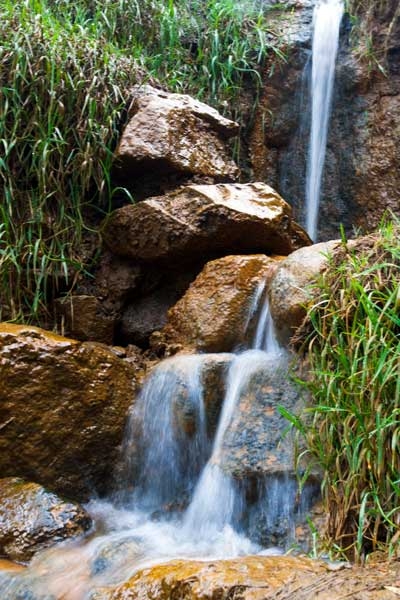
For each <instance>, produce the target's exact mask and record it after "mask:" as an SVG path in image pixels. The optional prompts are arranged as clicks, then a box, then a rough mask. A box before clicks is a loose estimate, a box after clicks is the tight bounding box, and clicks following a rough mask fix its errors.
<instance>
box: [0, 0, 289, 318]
mask: <svg viewBox="0 0 400 600" xmlns="http://www.w3.org/2000/svg"><path fill="white" fill-rule="evenodd" d="M268 36H269V38H268ZM271 36H272V34H271V32H269V30H268V23H267V18H266V16H264V14H263V13H262V12H261V11H260V10H259V9H257V8H256V4H255V3H250V4H249V3H247V2H246V3H236V2H234V0H208V1H207V2H204V1H201V0H196V1H193V0H192V1H191V2H184V1H183V0H181V1H179V0H175V1H174V0H169V1H167V2H164V1H163V0H141V1H140V2H137V1H135V0H129V1H128V0H101V1H100V0H53V1H51V0H14V1H13V2H12V1H11V0H4V1H3V2H2V3H1V6H0V40H1V42H0V82H1V96H0V145H1V152H0V156H1V158H0V211H1V216H0V290H1V292H0V319H3V320H4V319H11V320H16V321H24V320H27V321H34V322H36V323H42V324H46V323H47V325H48V326H49V324H50V325H51V314H49V313H48V312H47V311H48V309H47V308H46V307H48V306H49V301H50V300H51V298H52V297H54V295H56V294H59V293H60V292H61V291H64V292H67V291H68V290H70V289H71V288H72V287H73V285H74V283H75V282H76V280H77V278H79V276H80V274H82V273H83V272H85V270H87V269H88V268H90V262H91V261H92V260H93V259H94V258H95V249H96V230H97V224H98V222H99V221H100V219H101V217H102V216H104V215H105V214H106V213H107V211H108V210H109V205H110V199H111V198H112V195H113V193H114V190H113V188H112V182H111V176H110V173H111V164H112V154H113V149H114V147H115V144H116V142H117V140H118V135H119V133H120V128H121V125H122V123H123V120H124V118H125V111H126V106H127V103H128V101H129V88H130V87H131V86H132V84H134V83H135V82H137V81H143V80H145V79H147V78H151V77H155V78H157V79H158V80H159V81H160V82H161V83H162V84H163V85H164V86H165V87H168V88H170V89H171V90H173V91H180V92H190V93H192V94H194V95H196V96H198V97H200V98H201V99H203V100H205V101H208V102H210V103H212V104H214V105H215V106H217V107H218V108H223V109H224V110H225V112H228V113H230V114H232V115H233V116H235V117H236V116H238V115H237V111H238V104H239V103H238V102H237V98H238V94H239V90H240V87H241V85H242V83H243V79H244V77H248V78H250V79H252V80H253V81H255V82H257V81H259V75H258V71H257V68H258V66H259V65H261V64H262V62H263V60H264V58H265V56H266V54H267V52H268V51H269V50H270V49H271V48H273V50H274V52H275V53H276V54H277V55H278V56H281V54H280V51H279V49H278V45H275V44H271V43H267V38H268V39H273V38H272V37H271ZM83 238H84V239H85V249H83V248H84V246H83V245H82V241H83ZM89 242H90V243H89Z"/></svg>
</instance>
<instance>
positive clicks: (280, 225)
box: [103, 183, 310, 263]
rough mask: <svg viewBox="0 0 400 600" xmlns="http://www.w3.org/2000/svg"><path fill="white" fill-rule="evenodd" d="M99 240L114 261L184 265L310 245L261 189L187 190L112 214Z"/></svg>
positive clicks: (285, 210) (286, 211) (285, 209)
mask: <svg viewBox="0 0 400 600" xmlns="http://www.w3.org/2000/svg"><path fill="white" fill-rule="evenodd" d="M103 239H104V241H105V243H106V244H107V246H108V247H109V249H110V250H111V251H112V252H113V253H114V254H117V255H119V256H125V257H130V258H133V259H135V260H139V261H144V262H156V261H157V262H161V261H164V262H168V263H170V262H171V261H179V262H181V263H184V262H189V261H191V260H193V259H195V258H203V257H207V256H208V257H215V256H218V255H220V256H221V255H227V254H232V253H240V252H246V251H248V252H250V251H251V252H253V253H254V252H264V253H266V254H270V253H275V254H289V253H290V252H292V251H293V250H296V249H297V248H300V247H302V246H306V245H308V244H309V243H310V241H309V238H308V236H307V234H306V233H305V232H304V231H303V230H302V229H301V228H300V227H299V226H298V225H297V224H296V223H295V222H294V221H293V220H292V218H291V209H290V207H289V205H288V204H286V202H285V201H284V200H283V199H282V198H281V197H280V196H279V195H278V194H277V193H276V192H275V191H274V190H273V189H272V188H270V187H269V186H267V185H265V184H262V183H250V184H230V185H227V184H219V185H190V186H186V187H183V188H181V189H179V190H178V191H176V192H174V193H171V194H169V195H167V196H162V197H157V198H151V199H150V200H145V201H143V202H140V203H139V204H137V205H135V206H132V205H129V206H124V207H123V208H121V209H119V210H116V211H114V212H113V213H112V214H111V216H110V218H109V219H108V221H107V222H106V224H105V227H104V230H103Z"/></svg>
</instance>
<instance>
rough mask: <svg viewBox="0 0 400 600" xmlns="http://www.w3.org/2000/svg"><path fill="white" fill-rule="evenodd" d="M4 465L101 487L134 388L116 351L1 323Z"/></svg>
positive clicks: (85, 487)
mask: <svg viewBox="0 0 400 600" xmlns="http://www.w3.org/2000/svg"><path fill="white" fill-rule="evenodd" d="M0 380H1V388H0V427H1V436H0V472H1V473H2V475H3V476H5V477H7V476H14V475H15V476H19V477H25V478H27V479H28V478H29V479H31V480H35V481H38V482H40V483H42V484H43V485H48V486H49V487H51V489H54V490H55V491H56V492H58V493H62V494H65V495H66V496H69V497H71V498H75V499H83V498H87V497H88V495H89V494H91V493H93V492H94V491H98V492H100V493H101V492H104V491H105V490H106V489H107V486H108V484H109V483H110V477H111V471H112V467H113V464H114V463H115V461H116V459H117V456H118V447H119V445H120V443H121V441H122V436H123V430H124V425H125V418H126V414H127V411H128V408H129V406H130V404H131V403H132V399H133V397H134V391H135V371H134V369H133V368H132V367H131V366H130V365H129V364H128V363H126V362H124V361H123V360H121V359H119V358H118V357H117V356H116V355H115V353H113V352H112V351H111V350H109V349H108V348H106V347H105V346H102V345H100V344H96V343H93V342H85V343H79V342H77V341H76V340H71V339H67V338H63V337H60V336H57V335H54V334H52V333H50V332H48V331H44V330H42V329H38V328H36V327H26V326H19V325H11V324H5V323H2V324H1V326H0Z"/></svg>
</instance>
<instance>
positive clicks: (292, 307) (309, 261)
mask: <svg viewBox="0 0 400 600" xmlns="http://www.w3.org/2000/svg"><path fill="white" fill-rule="evenodd" d="M338 245H340V242H339V241H335V240H332V241H330V242H321V243H319V244H314V245H312V246H308V247H307V248H300V249H299V250H296V251H295V252H293V253H292V254H291V255H290V256H288V257H287V258H285V259H284V260H282V261H281V262H280V263H279V264H278V265H277V268H276V271H275V273H274V274H273V276H272V279H271V283H270V286H269V302H270V310H271V314H272V317H273V319H274V324H275V330H276V334H277V337H278V339H279V341H280V342H281V343H282V344H283V345H286V344H287V343H288V342H289V340H290V338H291V336H292V335H293V334H294V332H295V331H296V329H297V327H299V326H300V325H301V323H302V321H303V319H304V317H305V315H306V310H307V305H308V304H309V303H310V302H311V301H312V299H313V297H314V295H313V290H312V283H313V282H315V281H316V279H317V278H318V276H319V275H320V274H321V272H322V271H323V270H324V269H325V268H326V266H327V264H328V255H329V254H330V253H332V251H333V250H334V248H336V247H337V246H338Z"/></svg>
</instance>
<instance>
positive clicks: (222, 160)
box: [115, 85, 239, 195]
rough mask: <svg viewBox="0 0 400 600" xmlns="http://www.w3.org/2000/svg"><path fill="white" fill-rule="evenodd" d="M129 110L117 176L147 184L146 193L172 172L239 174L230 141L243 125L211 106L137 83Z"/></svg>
mask: <svg viewBox="0 0 400 600" xmlns="http://www.w3.org/2000/svg"><path fill="white" fill-rule="evenodd" d="M129 113H130V114H129V116H130V120H129V122H128V124H127V126H126V128H125V130H124V132H123V134H122V137H121V140H120V142H119V145H118V148H117V150H116V167H115V177H116V178H117V179H119V180H122V181H124V182H125V183H127V184H128V186H129V187H131V189H132V190H133V191H134V192H138V191H139V194H140V193H143V188H145V189H146V188H147V190H146V191H147V195H154V193H157V192H156V189H157V185H158V186H160V185H164V186H165V185H167V178H168V175H169V174H171V173H172V174H174V175H175V176H176V175H178V176H179V175H181V176H182V175H183V176H186V177H191V176H193V175H197V176H200V177H203V178H204V177H208V178H210V177H211V178H212V180H213V181H233V180H234V179H235V178H236V177H237V176H238V173H239V171H238V168H237V166H236V165H235V163H234V162H233V161H232V159H231V157H230V152H229V149H228V144H227V141H228V140H229V138H231V137H233V136H234V135H236V134H237V133H238V130H239V125H238V124H237V123H235V122H233V121H230V120H228V119H226V118H224V117H223V116H222V115H220V114H219V113H218V112H217V111H216V110H215V109H213V108H211V107H210V106H208V105H206V104H204V103H202V102H200V101H198V100H195V99H193V98H191V97H190V96H187V95H183V94H172V93H169V92H165V91H162V90H159V89H155V88H154V87H151V86H149V85H142V86H135V87H134V88H133V100H132V104H131V107H130V110H129ZM155 172H157V174H158V176H157V178H156V179H158V181H157V182H156V181H155V178H154V173H155ZM163 176H164V179H165V181H164V182H163V181H162V180H163ZM151 179H152V180H153V182H151ZM155 184H156V186H155Z"/></svg>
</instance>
